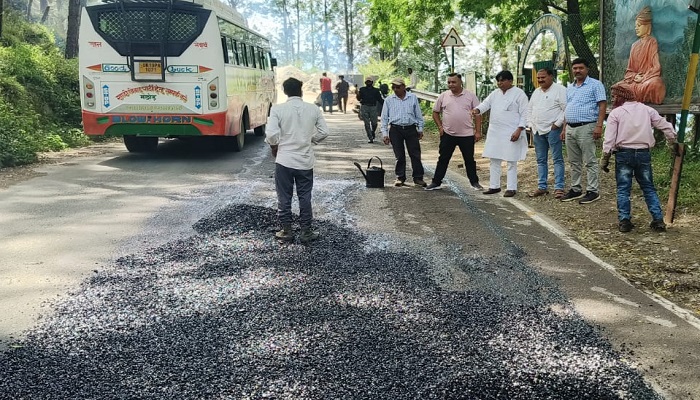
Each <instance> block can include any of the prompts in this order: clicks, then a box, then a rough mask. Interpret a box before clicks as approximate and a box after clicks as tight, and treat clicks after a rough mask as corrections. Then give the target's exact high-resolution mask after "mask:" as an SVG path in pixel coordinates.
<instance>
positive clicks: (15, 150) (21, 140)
mask: <svg viewBox="0 0 700 400" xmlns="http://www.w3.org/2000/svg"><path fill="white" fill-rule="evenodd" d="M38 126H39V124H38V121H37V120H36V118H33V119H32V118H31V117H30V116H27V118H21V117H18V115H17V113H16V112H15V111H14V110H13V108H12V107H10V106H9V105H8V104H6V103H5V102H4V101H3V100H1V99H0V167H8V166H15V165H21V164H28V163H31V162H34V161H36V159H37V157H36V152H37V151H39V148H40V143H39V140H37V137H35V136H34V135H35V134H36V133H37V132H39V129H38Z"/></svg>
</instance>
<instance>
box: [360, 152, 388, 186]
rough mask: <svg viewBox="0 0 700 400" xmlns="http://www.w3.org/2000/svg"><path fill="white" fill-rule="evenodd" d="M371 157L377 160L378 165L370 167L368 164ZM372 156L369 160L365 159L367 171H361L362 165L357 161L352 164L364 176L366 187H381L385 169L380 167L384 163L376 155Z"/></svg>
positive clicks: (370, 162)
mask: <svg viewBox="0 0 700 400" xmlns="http://www.w3.org/2000/svg"><path fill="white" fill-rule="evenodd" d="M372 158H376V159H377V160H379V167H377V166H374V167H370V164H372ZM372 158H370V159H369V161H367V172H365V171H363V170H362V167H361V166H360V164H358V163H357V162H354V163H353V164H355V166H356V167H357V169H359V170H360V172H361V173H362V176H364V177H365V182H366V186H367V187H368V188H383V187H384V172H385V171H384V168H382V167H383V166H384V164H383V163H382V159H381V158H379V157H377V156H374V157H372Z"/></svg>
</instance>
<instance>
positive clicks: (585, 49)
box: [566, 0, 600, 79]
mask: <svg viewBox="0 0 700 400" xmlns="http://www.w3.org/2000/svg"><path fill="white" fill-rule="evenodd" d="M566 9H567V11H568V14H567V15H568V18H567V21H566V33H567V34H568V36H569V40H570V41H571V46H573V48H574V51H575V52H576V55H577V56H578V57H581V58H585V59H586V60H587V61H588V62H589V63H590V67H589V68H588V75H589V76H591V77H593V78H596V79H598V77H599V76H600V72H599V71H598V62H597V61H596V59H595V56H594V55H593V51H591V46H589V45H588V41H587V40H586V36H585V35H584V34H583V22H582V21H581V9H580V7H579V4H578V0H566ZM570 61H571V60H569V62H570Z"/></svg>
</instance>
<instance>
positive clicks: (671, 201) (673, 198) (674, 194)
mask: <svg viewBox="0 0 700 400" xmlns="http://www.w3.org/2000/svg"><path fill="white" fill-rule="evenodd" d="M688 8H689V9H690V10H691V11H693V12H694V13H695V14H698V17H697V19H696V20H695V36H694V37H693V49H692V51H691V54H690V62H689V63H688V74H687V75H686V77H685V90H684V91H683V102H682V104H681V122H680V124H679V126H678V139H676V140H677V142H678V147H677V149H678V150H677V151H675V152H674V153H675V157H674V160H673V173H672V174H671V187H670V188H669V191H668V203H667V204H666V214H665V215H664V219H665V220H666V222H667V223H672V222H673V218H674V217H675V214H676V203H677V202H678V188H679V186H680V182H681V172H683V159H684V158H685V145H684V144H683V141H684V140H685V127H686V124H687V123H688V109H689V108H690V98H691V96H692V95H693V85H694V84H695V76H696V75H697V71H698V56H699V55H698V52H700V0H691V2H690V5H689V6H688Z"/></svg>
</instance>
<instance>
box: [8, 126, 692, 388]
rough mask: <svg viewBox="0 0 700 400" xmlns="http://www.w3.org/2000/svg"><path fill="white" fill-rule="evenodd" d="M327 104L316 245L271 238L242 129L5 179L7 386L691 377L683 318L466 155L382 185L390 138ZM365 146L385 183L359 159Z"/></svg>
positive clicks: (365, 384) (577, 382)
mask: <svg viewBox="0 0 700 400" xmlns="http://www.w3.org/2000/svg"><path fill="white" fill-rule="evenodd" d="M328 121H329V125H330V127H331V130H332V135H331V136H330V137H329V139H328V140H327V141H326V142H324V143H323V144H321V145H320V146H318V148H317V155H318V163H317V168H316V170H315V174H316V176H315V188H314V207H315V208H314V212H315V217H316V224H317V228H318V229H319V231H320V232H321V233H322V235H323V236H322V239H321V240H319V241H318V242H315V243H313V244H312V245H311V246H303V245H301V244H299V243H293V244H289V245H286V244H279V243H277V242H276V241H275V240H273V239H272V232H273V231H274V229H275V228H276V222H275V217H274V214H275V195H274V184H273V179H272V171H273V169H274V165H273V161H272V159H271V157H270V155H269V150H268V149H267V146H266V145H265V144H264V143H263V141H262V139H261V138H256V137H254V136H252V135H250V136H249V137H248V138H247V139H246V146H247V147H246V148H245V149H244V151H243V152H241V153H212V152H210V151H196V152H190V151H189V149H188V147H187V146H188V145H187V144H184V143H178V142H172V143H166V144H164V145H161V148H160V149H159V153H158V154H156V155H134V154H128V153H126V151H125V150H123V149H122V148H121V146H120V145H115V146H114V151H113V152H111V153H108V154H104V155H99V156H95V157H84V158H76V159H73V160H69V161H66V162H64V163H61V164H58V165H50V166H42V167H39V168H40V170H39V172H41V173H42V174H43V175H42V176H38V177H35V178H33V179H30V180H28V181H26V182H23V183H20V184H17V185H14V186H12V187H10V188H8V189H5V190H3V191H0V227H1V229H0V345H1V346H2V349H3V351H4V353H2V355H0V378H2V379H0V398H8V399H9V398H127V397H133V398H172V397H175V398H192V399H198V398H234V399H249V398H251V399H252V398H280V399H282V398H285V399H325V398H344V399H361V398H367V399H383V398H386V399H398V398H402V399H403V398H415V399H429V398H449V399H457V398H463V399H492V398H493V399H495V398H508V399H533V398H537V399H564V398H576V399H608V398H610V399H617V398H619V399H657V398H667V399H700V383H698V379H697V373H696V371H697V368H698V366H700V351H699V350H700V331H699V330H698V327H697V326H696V325H697V322H696V321H695V320H693V319H692V318H690V317H687V316H684V315H683V314H682V313H677V312H675V313H674V312H671V311H669V310H668V308H670V307H665V306H664V304H661V303H660V302H658V301H655V300H653V299H651V298H650V297H648V296H647V295H645V294H643V293H641V292H639V291H637V290H636V289H635V288H634V287H632V286H631V285H629V284H627V283H626V282H624V281H623V280H621V279H620V278H619V276H617V275H616V274H615V273H614V271H613V270H612V269H611V267H610V266H608V265H606V264H604V263H601V262H600V261H599V260H597V259H596V258H595V257H594V256H592V255H591V254H589V253H587V251H586V250H585V249H583V248H581V247H580V246H578V245H577V244H576V243H575V242H573V241H572V240H571V239H569V237H568V236H567V233H566V230H565V229H563V228H561V227H558V226H556V225H555V224H553V223H552V222H550V221H547V220H546V219H544V218H543V217H542V216H540V215H539V214H537V213H536V212H535V211H533V210H530V209H528V208H527V207H526V206H525V205H523V204H522V203H520V202H518V201H517V198H515V199H504V198H502V197H491V196H484V195H482V194H481V193H480V192H475V191H473V190H472V189H470V188H469V185H468V182H467V181H466V178H465V177H464V176H463V171H450V173H449V174H448V181H447V182H446V184H444V185H443V186H445V189H443V190H440V191H433V192H426V191H423V190H421V189H420V188H417V187H411V186H409V187H402V188H394V187H391V186H390V184H391V182H393V178H394V176H393V174H392V169H393V162H392V161H393V156H392V155H391V152H390V150H389V148H388V147H386V146H383V145H381V144H377V143H375V144H368V143H366V138H365V135H364V133H363V128H362V123H361V122H360V121H358V120H357V117H356V115H354V114H347V115H340V114H337V113H334V115H333V116H329V117H328ZM371 156H379V157H380V158H381V159H382V160H383V161H384V168H385V169H386V170H387V175H386V182H387V184H388V186H387V187H386V188H384V189H368V188H365V187H364V181H363V179H362V177H361V176H360V174H359V171H357V169H356V168H355V166H354V165H353V164H352V162H353V161H359V162H360V163H361V164H365V165H366V161H367V159H368V158H369V157H371ZM423 160H424V163H425V166H426V167H427V168H428V170H431V168H433V167H434V162H435V160H437V156H436V154H435V152H434V151H433V150H431V151H426V152H425V153H424V156H423ZM460 172H461V174H460ZM480 173H481V174H482V177H481V178H482V180H484V181H486V178H487V177H486V176H483V174H484V171H483V170H482V171H481V172H480ZM693 324H696V325H693Z"/></svg>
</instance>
